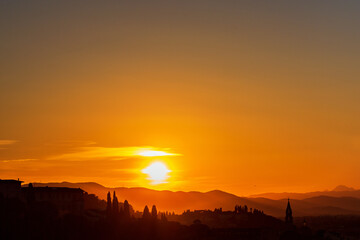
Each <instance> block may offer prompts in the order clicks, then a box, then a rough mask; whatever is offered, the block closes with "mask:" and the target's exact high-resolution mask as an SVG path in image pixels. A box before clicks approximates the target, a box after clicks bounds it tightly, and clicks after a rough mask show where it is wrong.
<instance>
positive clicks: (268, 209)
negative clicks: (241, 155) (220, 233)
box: [34, 182, 360, 218]
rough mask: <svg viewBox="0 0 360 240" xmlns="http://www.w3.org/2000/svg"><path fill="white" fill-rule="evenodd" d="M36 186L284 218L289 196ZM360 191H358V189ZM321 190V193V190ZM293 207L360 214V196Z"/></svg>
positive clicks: (305, 212) (138, 204) (139, 203)
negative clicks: (236, 209) (240, 209)
mask: <svg viewBox="0 0 360 240" xmlns="http://www.w3.org/2000/svg"><path fill="white" fill-rule="evenodd" d="M34 186H49V187H73V188H81V189H83V190H85V191H87V192H88V193H94V194H96V195H97V196H99V198H102V199H106V194H107V192H108V191H114V190H115V191H116V194H117V196H118V198H119V200H120V201H124V200H125V199H127V200H128V201H129V202H130V204H131V205H132V206H133V207H134V209H135V210H139V211H142V210H143V209H144V206H145V205H148V206H151V205H153V204H155V205H156V206H157V208H158V209H159V210H160V211H170V212H172V211H175V212H177V213H181V212H183V211H185V210H188V209H190V210H199V209H211V210H213V209H214V208H219V207H222V208H223V210H233V209H234V206H235V205H242V206H244V205H247V206H248V207H249V208H253V209H254V208H256V209H259V210H263V211H264V213H266V214H268V215H272V216H275V217H280V218H282V217H284V213H285V208H286V204H287V197H286V198H283V199H278V200H273V199H269V198H244V197H238V196H236V195H234V194H230V193H226V192H223V191H220V190H214V191H210V192H205V193H203V192H196V191H192V192H182V191H178V192H172V191H167V190H166V191H156V190H152V189H147V188H124V187H121V188H106V187H104V186H102V185H100V184H97V183H69V182H62V183H34ZM355 192H356V191H355ZM319 193H320V192H319ZM291 206H292V209H293V214H294V216H318V215H346V214H356V215H360V199H358V198H354V197H331V196H315V197H310V198H305V199H292V200H291Z"/></svg>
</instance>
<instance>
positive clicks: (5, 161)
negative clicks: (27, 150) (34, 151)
mask: <svg viewBox="0 0 360 240" xmlns="http://www.w3.org/2000/svg"><path fill="white" fill-rule="evenodd" d="M34 160H38V159H35V158H24V159H2V160H0V162H2V163H7V162H28V161H34Z"/></svg>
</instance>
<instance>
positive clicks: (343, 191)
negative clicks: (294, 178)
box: [249, 185, 360, 200]
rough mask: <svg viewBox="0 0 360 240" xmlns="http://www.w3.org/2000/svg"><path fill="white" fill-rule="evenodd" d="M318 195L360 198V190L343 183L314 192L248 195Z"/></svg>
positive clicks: (267, 196)
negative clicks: (332, 188) (326, 189)
mask: <svg viewBox="0 0 360 240" xmlns="http://www.w3.org/2000/svg"><path fill="white" fill-rule="evenodd" d="M318 196H329V197H354V198H360V190H356V189H354V188H350V187H347V186H344V185H339V186H337V187H335V188H334V190H332V191H316V192H308V193H293V192H283V193H261V194H254V195H250V196H249V197H251V198H258V197H263V198H270V199H274V200H279V199H283V198H290V199H305V198H311V197H318Z"/></svg>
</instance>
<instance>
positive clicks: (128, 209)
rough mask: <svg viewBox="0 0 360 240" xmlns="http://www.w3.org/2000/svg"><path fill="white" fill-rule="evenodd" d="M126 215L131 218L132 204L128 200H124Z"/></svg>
mask: <svg viewBox="0 0 360 240" xmlns="http://www.w3.org/2000/svg"><path fill="white" fill-rule="evenodd" d="M124 217H125V218H126V219H129V218H130V205H129V202H128V201H127V200H125V201H124Z"/></svg>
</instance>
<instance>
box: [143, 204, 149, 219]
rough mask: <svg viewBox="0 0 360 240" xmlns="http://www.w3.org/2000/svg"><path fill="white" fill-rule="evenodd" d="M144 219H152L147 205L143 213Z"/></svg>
mask: <svg viewBox="0 0 360 240" xmlns="http://www.w3.org/2000/svg"><path fill="white" fill-rule="evenodd" d="M142 217H143V219H149V218H150V211H149V208H148V206H147V205H146V206H145V208H144V212H143V216H142Z"/></svg>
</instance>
